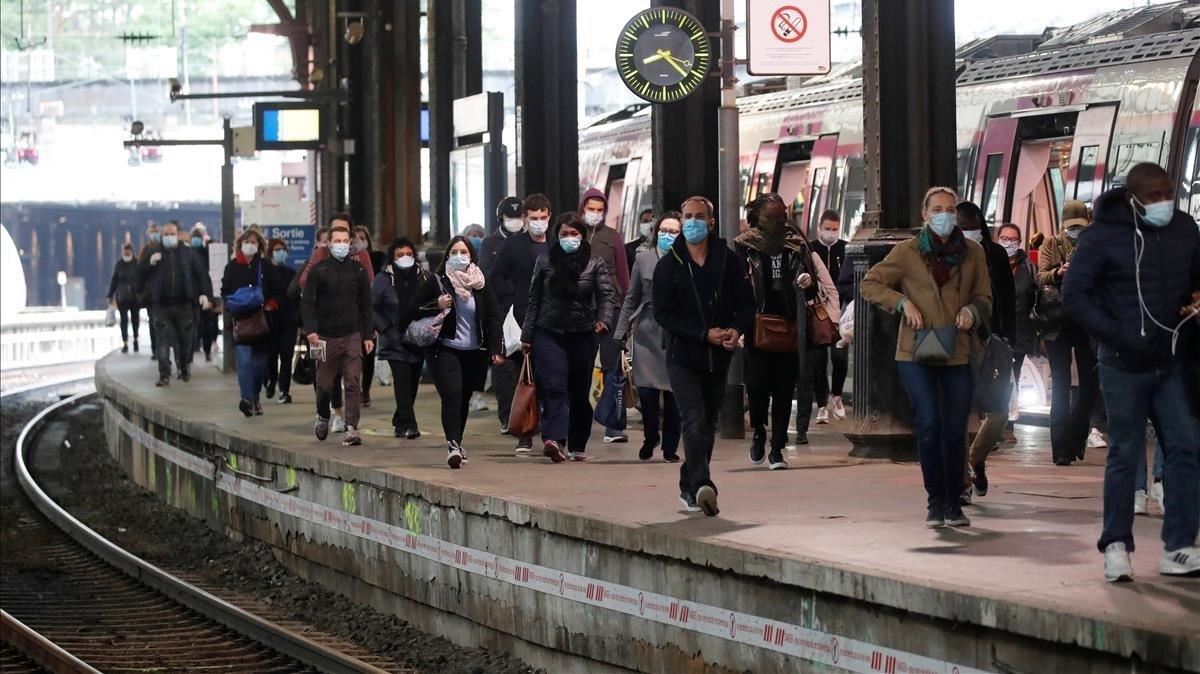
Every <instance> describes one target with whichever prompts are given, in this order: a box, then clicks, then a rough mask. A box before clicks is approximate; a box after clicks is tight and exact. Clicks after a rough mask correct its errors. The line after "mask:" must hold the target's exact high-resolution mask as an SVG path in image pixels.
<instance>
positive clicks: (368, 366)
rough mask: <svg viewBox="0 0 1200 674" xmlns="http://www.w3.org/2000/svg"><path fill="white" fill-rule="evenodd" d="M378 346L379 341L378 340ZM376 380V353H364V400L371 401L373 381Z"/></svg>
mask: <svg viewBox="0 0 1200 674" xmlns="http://www.w3.org/2000/svg"><path fill="white" fill-rule="evenodd" d="M375 343H376V346H378V344H379V341H378V340H376V342H375ZM373 379H375V351H373V350H372V351H371V353H367V352H366V351H364V352H363V375H362V395H363V400H370V399H371V381H372V380H373Z"/></svg>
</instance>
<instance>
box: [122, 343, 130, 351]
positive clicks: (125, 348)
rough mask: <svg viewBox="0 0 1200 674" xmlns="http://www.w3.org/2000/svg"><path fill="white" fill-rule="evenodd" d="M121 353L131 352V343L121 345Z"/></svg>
mask: <svg viewBox="0 0 1200 674" xmlns="http://www.w3.org/2000/svg"><path fill="white" fill-rule="evenodd" d="M121 353H129V345H128V344H126V345H124V346H122V347H121Z"/></svg>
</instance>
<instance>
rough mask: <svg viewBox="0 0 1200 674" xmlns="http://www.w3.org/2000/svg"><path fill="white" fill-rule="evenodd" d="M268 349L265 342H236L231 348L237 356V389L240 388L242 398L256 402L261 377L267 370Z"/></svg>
mask: <svg viewBox="0 0 1200 674" xmlns="http://www.w3.org/2000/svg"><path fill="white" fill-rule="evenodd" d="M268 351H270V349H269V347H268V344H267V342H266V341H265V340H264V341H263V342H262V343H260V344H237V345H235V346H234V348H233V352H234V355H236V356H237V378H238V389H240V390H241V393H242V400H249V401H250V402H255V403H256V402H258V399H259V391H261V390H262V386H263V378H264V377H265V376H266V372H267V352H268Z"/></svg>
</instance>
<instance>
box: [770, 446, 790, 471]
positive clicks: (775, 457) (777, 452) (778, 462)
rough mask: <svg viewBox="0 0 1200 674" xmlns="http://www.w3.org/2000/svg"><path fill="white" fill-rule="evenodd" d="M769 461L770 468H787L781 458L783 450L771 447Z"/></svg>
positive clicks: (785, 462)
mask: <svg viewBox="0 0 1200 674" xmlns="http://www.w3.org/2000/svg"><path fill="white" fill-rule="evenodd" d="M769 461H770V462H771V470H787V467H788V465H787V461H784V459H783V450H781V449H772V450H771V456H770V457H769Z"/></svg>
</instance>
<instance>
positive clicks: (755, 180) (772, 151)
mask: <svg viewBox="0 0 1200 674" xmlns="http://www.w3.org/2000/svg"><path fill="white" fill-rule="evenodd" d="M778 156H779V146H778V145H776V144H775V143H774V142H772V141H766V142H764V143H762V144H760V145H759V146H758V157H757V158H756V159H755V161H754V170H753V171H752V172H751V174H750V185H749V189H748V190H747V191H746V203H750V202H751V201H754V200H755V199H757V198H758V195H760V194H762V193H764V192H770V191H771V190H772V188H773V187H774V183H775V162H776V159H777V157H778Z"/></svg>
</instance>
